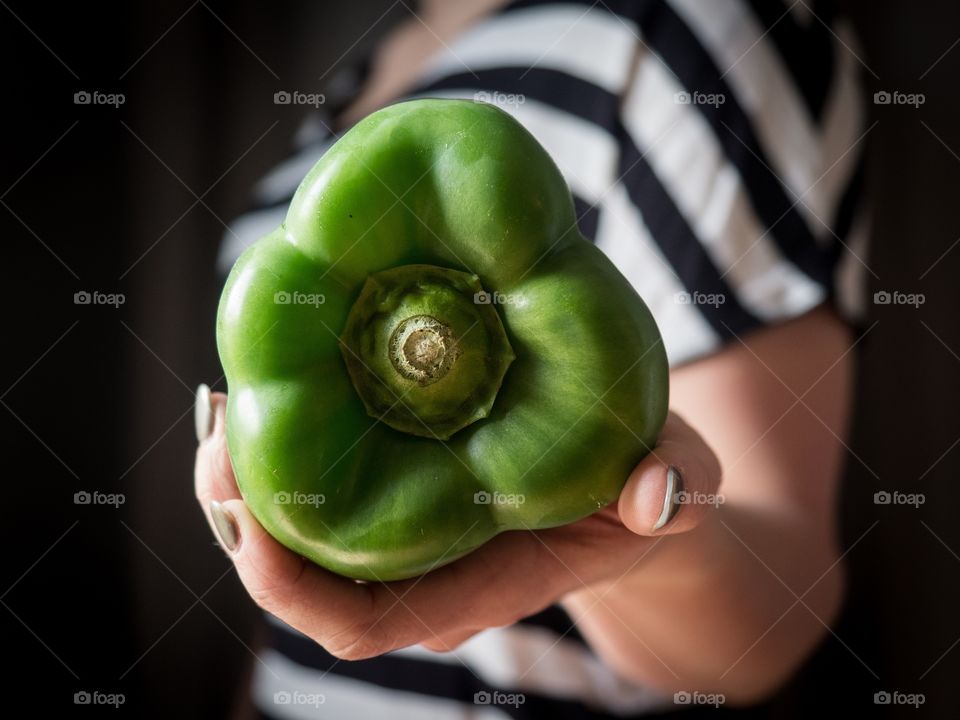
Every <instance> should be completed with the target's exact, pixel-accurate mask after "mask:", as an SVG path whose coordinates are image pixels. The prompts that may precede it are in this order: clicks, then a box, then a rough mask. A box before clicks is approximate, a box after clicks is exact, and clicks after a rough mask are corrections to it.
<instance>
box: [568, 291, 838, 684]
mask: <svg viewBox="0 0 960 720" xmlns="http://www.w3.org/2000/svg"><path fill="white" fill-rule="evenodd" d="M850 343H851V339H850V337H849V333H848V332H847V330H846V328H845V327H844V326H843V324H842V323H841V322H840V321H839V320H838V319H837V318H836V317H835V316H834V315H833V314H832V313H831V312H830V311H828V310H826V309H820V310H817V311H814V312H812V313H810V314H808V315H806V316H804V317H802V318H800V319H797V320H795V321H792V322H790V323H787V324H785V325H782V326H779V327H775V328H770V329H766V330H763V331H760V332H758V333H755V334H754V335H752V336H751V337H750V338H749V339H747V340H746V341H745V344H743V343H740V342H736V341H734V342H733V343H731V344H729V345H728V346H727V347H726V348H725V349H724V350H723V351H722V352H720V353H718V354H716V355H714V356H712V357H709V358H706V359H704V360H700V361H698V362H696V363H693V364H691V365H689V366H686V367H682V368H680V369H678V370H676V371H674V372H673V374H672V376H671V396H672V397H671V407H672V408H673V409H674V410H676V411H677V412H679V413H680V414H681V415H683V416H684V417H685V418H686V419H687V420H688V421H689V422H690V423H691V424H692V425H693V426H694V427H696V428H697V430H698V431H699V432H700V433H701V435H702V436H703V437H704V438H705V439H706V441H707V442H708V443H709V445H710V446H711V447H712V448H713V450H714V451H715V452H716V454H717V456H718V458H719V459H720V462H721V464H722V466H723V470H724V474H723V482H722V485H721V487H720V492H721V494H722V495H723V497H724V499H725V502H724V503H723V504H722V505H720V506H719V508H718V510H717V511H716V512H712V513H709V514H707V515H706V516H705V518H704V520H703V522H702V523H701V524H700V525H699V526H698V527H696V528H695V529H693V530H691V531H690V532H687V533H682V534H677V535H669V536H665V537H663V538H662V539H661V542H660V543H659V544H658V546H657V547H656V548H654V549H653V550H652V551H651V552H650V553H649V555H648V556H647V557H646V558H645V559H644V560H643V561H642V562H641V563H640V564H639V565H638V566H637V568H636V569H634V570H633V571H631V572H630V573H628V574H627V575H626V576H624V577H623V578H622V579H620V580H608V581H603V582H600V583H597V584H595V585H593V586H591V587H589V588H586V589H581V590H578V591H576V592H573V593H571V594H570V595H568V596H567V597H566V598H565V600H564V604H565V606H566V608H567V610H568V611H569V612H570V613H571V615H572V617H574V618H575V619H577V622H578V626H579V627H580V629H581V631H582V632H583V633H584V635H585V636H586V637H587V638H588V640H589V642H590V643H591V644H592V645H593V646H594V647H595V648H596V650H597V651H598V652H599V653H600V654H601V655H602V656H603V657H604V659H605V660H606V661H607V662H608V663H609V664H611V665H612V666H613V667H615V668H617V669H618V670H620V671H621V672H622V673H623V674H625V675H626V676H628V677H630V678H633V679H635V680H637V681H641V682H644V683H648V684H653V685H655V686H658V687H662V688H665V689H671V690H680V689H687V690H694V689H696V690H700V691H706V692H721V693H724V694H725V695H726V696H727V698H728V699H729V700H730V701H732V702H738V701H739V702H749V701H754V700H757V699H760V698H761V697H762V696H763V695H765V694H768V693H769V692H770V691H772V690H773V689H775V688H776V687H777V686H778V685H779V684H781V683H782V682H784V681H785V680H786V679H787V678H788V677H789V676H790V675H791V674H792V672H793V671H794V670H795V669H796V668H797V666H798V665H799V664H800V663H801V662H802V661H803V659H804V658H805V656H806V655H807V654H808V653H809V652H810V651H811V650H812V649H813V647H814V646H815V645H816V643H817V642H818V641H819V640H820V639H821V638H822V637H823V636H824V634H825V633H827V632H828V627H829V625H830V624H831V623H832V622H833V620H834V619H835V617H836V615H837V612H838V609H839V606H840V603H841V599H842V595H843V571H842V565H841V563H840V562H839V554H838V544H837V529H836V517H835V514H836V512H835V511H836V496H837V483H838V479H839V475H840V465H841V459H842V450H843V445H842V442H843V441H842V438H843V437H844V434H845V425H846V421H847V411H848V404H849V401H848V395H849V385H850V367H851V360H852V358H851V353H850V352H849V350H850ZM798 397H799V398H801V400H800V401H799V402H798V400H797V398H798ZM622 505H623V499H622V500H621V516H625V513H624V508H623V506H622ZM628 524H629V523H628Z"/></svg>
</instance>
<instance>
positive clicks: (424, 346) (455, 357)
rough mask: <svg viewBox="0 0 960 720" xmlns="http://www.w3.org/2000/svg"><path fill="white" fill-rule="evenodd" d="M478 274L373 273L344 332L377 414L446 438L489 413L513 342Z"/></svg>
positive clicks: (360, 391)
mask: <svg viewBox="0 0 960 720" xmlns="http://www.w3.org/2000/svg"><path fill="white" fill-rule="evenodd" d="M486 297H488V295H487V293H486V292H485V291H484V288H483V287H482V286H481V284H480V278H478V277H477V276H476V275H471V274H469V273H465V272H461V271H459V270H453V269H452V268H443V267H437V266H435V265H401V266H399V267H394V268H390V269H389V270H383V271H381V272H377V273H372V274H371V275H369V276H368V277H367V280H366V282H364V284H363V288H361V290H360V295H359V296H358V297H357V299H356V301H355V302H354V304H353V307H351V308H350V312H349V314H348V316H347V320H346V324H345V326H344V328H343V331H342V333H341V335H340V347H341V351H342V353H343V361H344V363H345V364H346V366H347V371H348V372H349V373H350V379H351V380H352V381H353V386H354V388H355V389H356V391H357V395H359V397H360V400H361V401H363V404H364V407H365V408H366V410H367V413H368V414H369V415H370V417H373V418H376V419H377V420H379V421H381V422H383V423H385V424H387V425H389V426H390V427H391V428H393V429H394V430H397V431H400V432H405V433H409V434H411V435H419V436H421V437H426V438H439V439H441V440H445V439H446V438H448V437H450V436H451V435H453V433H455V432H457V431H459V430H461V429H462V428H465V427H467V426H468V425H470V424H471V423H474V422H476V421H478V420H481V419H483V418H485V417H487V415H489V413H490V411H491V409H492V407H493V403H494V400H495V399H496V396H497V391H498V390H499V389H500V384H501V383H502V382H503V379H504V375H505V374H506V372H507V368H508V367H509V366H510V364H511V363H512V362H513V360H514V354H513V349H512V348H511V347H510V342H509V340H508V338H507V334H506V331H505V330H504V327H503V324H502V323H501V321H500V315H499V313H498V312H497V309H496V308H495V307H494V306H493V304H491V303H489V302H484V298H486Z"/></svg>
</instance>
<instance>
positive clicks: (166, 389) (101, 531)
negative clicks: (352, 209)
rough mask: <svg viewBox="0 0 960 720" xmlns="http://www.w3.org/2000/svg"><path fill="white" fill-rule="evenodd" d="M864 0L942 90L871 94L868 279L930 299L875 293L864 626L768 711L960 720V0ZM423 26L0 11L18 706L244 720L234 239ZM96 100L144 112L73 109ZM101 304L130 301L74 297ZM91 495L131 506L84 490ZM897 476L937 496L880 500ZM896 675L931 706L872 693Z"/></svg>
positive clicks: (229, 8) (398, 15) (860, 510)
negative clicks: (219, 260) (225, 399)
mask: <svg viewBox="0 0 960 720" xmlns="http://www.w3.org/2000/svg"><path fill="white" fill-rule="evenodd" d="M846 5H847V6H848V9H849V11H850V13H851V14H852V16H853V18H854V20H855V24H856V26H857V28H858V30H859V32H860V35H861V38H862V40H863V44H864V50H863V53H862V57H863V58H864V60H865V63H866V65H867V66H868V67H869V71H868V70H864V73H865V77H866V80H867V82H868V84H869V85H870V87H871V92H872V91H873V90H875V89H887V90H893V89H898V90H900V91H902V92H922V93H924V94H925V96H926V102H925V104H924V105H923V106H922V107H921V108H919V109H913V108H910V107H903V106H900V107H893V106H875V105H874V106H871V112H872V113H873V115H874V119H876V120H878V121H879V123H878V125H877V126H876V127H875V128H874V130H873V131H872V132H871V133H870V135H869V137H868V141H867V142H868V155H869V184H870V189H871V190H872V192H873V194H874V196H875V198H876V200H877V211H876V217H875V221H874V233H873V240H872V242H873V248H872V251H871V255H870V256H869V258H868V264H869V266H870V268H871V270H872V271H873V273H874V274H875V277H873V278H872V283H873V288H872V290H883V289H886V290H891V291H892V290H895V289H896V290H900V291H902V292H921V293H924V295H925V298H926V302H925V304H924V305H923V306H922V307H921V308H920V309H913V308H910V307H903V306H901V307H894V306H877V305H874V306H873V309H872V311H871V312H872V314H873V317H872V318H871V322H872V321H873V320H878V321H879V322H878V324H877V325H876V327H874V329H873V330H872V331H871V332H870V333H869V334H868V336H867V337H866V338H865V339H864V341H863V342H862V343H861V344H860V346H859V348H860V351H861V352H860V370H859V375H858V383H857V385H858V387H857V393H858V399H857V406H856V421H855V426H854V430H853V436H852V438H851V441H850V443H849V444H850V448H851V453H850V454H849V455H848V468H847V472H846V478H845V495H844V502H843V510H842V511H843V527H844V537H845V538H846V545H847V547H852V549H851V550H850V552H849V554H848V555H847V561H848V565H849V569H850V576H851V586H850V593H849V600H848V603H847V609H846V612H845V614H844V617H843V619H842V622H841V623H840V625H839V626H838V627H837V628H836V629H835V634H834V636H833V637H832V638H829V639H828V640H827V641H826V642H825V643H824V645H823V647H822V649H821V650H820V651H819V652H818V654H817V656H816V657H815V658H814V659H813V661H812V662H811V663H809V665H808V666H807V667H806V668H805V669H804V670H803V672H802V673H801V674H800V676H799V677H798V678H797V680H796V681H795V682H794V683H793V684H792V685H791V686H790V687H789V688H787V689H786V690H785V691H784V692H783V693H782V694H781V696H779V697H778V698H776V699H775V700H773V701H772V702H771V703H770V704H769V705H768V706H767V707H765V708H762V709H758V710H756V711H753V712H751V713H749V714H750V715H752V716H758V717H778V718H779V717H784V718H787V717H790V718H792V717H807V716H809V715H810V714H812V713H813V712H822V711H823V708H824V707H825V706H826V705H828V704H838V703H839V704H840V705H841V706H844V707H846V708H848V709H850V710H851V711H854V712H857V713H858V714H868V715H871V716H881V715H882V714H883V713H884V712H889V713H890V715H891V716H893V715H897V716H899V714H902V715H903V716H905V717H937V718H945V717H960V693H958V691H957V689H956V687H955V685H956V679H957V678H958V677H960V649H957V648H956V645H957V644H960V642H958V641H960V619H958V617H957V613H956V612H955V610H956V608H958V607H960V556H958V552H960V523H958V522H957V510H956V509H957V507H958V499H960V487H958V483H957V480H958V478H960V449H958V448H957V445H958V440H960V437H958V436H960V403H958V401H957V400H958V398H960V323H958V322H957V315H958V309H960V283H958V282H957V281H956V278H957V276H958V274H960V249H957V247H956V246H957V243H958V240H960V213H958V200H960V193H958V191H960V98H958V84H957V77H958V76H960V45H956V43H957V41H958V39H960V6H958V5H957V4H956V3H953V2H947V1H946V0H944V1H942V2H929V3H924V9H923V10H919V9H917V8H916V6H913V7H910V8H909V9H908V8H907V6H906V5H905V4H904V3H899V2H849V3H846ZM409 16H410V10H408V9H407V7H405V6H404V4H403V3H393V4H391V3H390V2H386V1H385V0H379V1H378V2H368V3H350V4H341V3H337V4H333V3H330V4H324V6H323V7H319V6H318V4H313V3H307V2H297V3H288V4H276V5H273V6H271V7H270V8H269V9H267V7H266V6H260V5H258V4H256V3H253V2H250V1H249V0H237V1H235V2H219V1H213V0H210V1H208V2H195V3H193V4H191V3H189V2H169V3H155V4H145V3H144V4H126V3H97V4H73V5H71V4H67V5H64V6H62V7H61V6H57V7H56V8H55V9H51V8H49V7H46V6H45V5H43V4H39V3H26V2H16V3H9V4H7V3H6V2H4V3H2V7H0V28H2V36H0V53H3V55H4V57H3V64H2V67H3V71H4V82H3V86H2V97H3V99H4V103H3V118H4V120H5V121H6V122H5V125H6V131H5V132H4V134H3V136H2V137H3V139H2V147H3V151H2V155H0V157H2V162H0V232H2V236H0V237H2V238H3V241H4V247H5V248H6V249H8V250H12V255H13V257H12V259H10V254H9V253H8V255H7V258H8V259H7V260H5V261H4V263H3V268H4V270H5V272H4V273H3V275H4V282H3V283H2V286H0V287H2V291H0V292H2V293H3V296H4V297H3V307H4V314H3V318H4V342H3V343H2V346H3V352H2V357H3V361H4V374H3V377H2V379H0V380H2V382H0V404H2V407H0V423H2V433H3V435H2V437H3V439H4V443H3V447H4V453H3V455H4V458H3V459H4V460H5V463H4V465H5V468H6V472H5V473H4V479H5V482H4V491H3V498H4V500H3V501H2V502H0V508H2V513H3V516H2V523H0V528H2V533H3V535H2V548H3V557H4V562H3V570H2V576H0V604H2V607H0V627H2V632H3V636H2V638H0V640H2V643H3V644H2V647H3V649H4V651H5V654H6V655H7V661H8V662H5V663H4V665H5V666H6V667H5V670H4V673H5V675H6V682H5V683H4V685H5V686H6V687H8V688H10V690H9V691H8V692H5V693H4V700H3V701H4V702H5V703H9V704H13V703H14V702H20V701H26V702H28V703H29V704H31V705H33V706H34V707H35V708H38V709H39V710H40V711H53V710H54V709H58V708H63V709H65V710H67V711H69V712H74V711H76V712H79V711H82V710H84V708H81V707H76V706H74V705H73V693H74V692H76V691H80V690H90V691H92V690H95V689H96V690H99V691H101V692H122V693H124V695H125V698H126V703H125V706H124V710H125V711H126V712H127V713H129V714H132V715H135V716H137V717H145V718H146V717H168V716H169V715H170V714H171V713H172V712H176V713H177V716H178V717H179V718H181V719H182V720H186V719H187V718H194V717H196V718H217V717H223V716H224V715H225V714H226V713H227V712H228V708H229V706H230V704H231V702H232V698H233V696H234V694H235V691H236V688H237V687H238V683H240V682H241V673H242V672H243V671H244V668H246V667H247V666H248V665H249V664H250V663H251V662H255V660H254V658H253V654H252V651H251V650H250V649H249V646H250V645H251V643H252V642H253V640H252V635H253V630H254V627H255V624H256V619H257V612H255V608H254V606H253V605H252V603H251V602H250V601H249V600H248V599H247V597H246V595H245V594H244V593H243V591H242V588H241V587H240V585H239V583H238V581H237V579H236V576H235V574H234V573H233V572H232V570H231V566H230V564H229V562H228V561H227V559H226V558H225V557H224V555H223V553H222V552H221V551H220V550H219V548H218V547H216V546H215V545H214V541H213V539H212V537H211V535H210V533H209V531H208V529H207V527H206V525H205V523H204V521H203V518H202V515H201V513H200V511H199V509H198V508H197V506H196V504H195V502H194V500H193V491H192V464H193V453H194V445H195V440H194V431H193V421H192V404H193V392H194V389H195V387H196V385H197V383H199V382H207V383H209V384H211V385H212V386H213V387H214V389H219V390H223V389H225V388H224V383H223V381H222V379H221V371H220V368H219V364H218V361H217V358H216V351H215V346H214V316H215V307H216V301H217V298H218V295H219V291H220V282H219V279H218V277H217V275H216V273H215V270H214V260H215V254H216V249H217V244H218V242H219V240H220V237H221V235H222V232H223V222H224V221H225V220H229V219H230V218H231V217H232V216H234V215H235V214H236V213H238V212H239V211H241V210H242V209H243V207H244V205H245V202H246V200H247V197H248V190H249V188H250V185H251V183H252V182H253V181H254V179H256V178H257V177H258V176H260V175H261V174H262V173H263V172H264V171H265V170H267V169H268V168H269V167H270V166H271V165H272V164H274V163H275V162H277V161H278V160H279V159H281V158H282V157H283V156H284V155H285V154H286V153H287V152H288V150H289V147H290V139H291V136H292V134H293V132H294V130H295V128H296V126H297V124H298V121H299V120H300V118H301V117H302V115H303V114H304V112H305V110H304V109H303V108H302V107H295V106H277V105H274V103H273V93H274V92H276V91H277V90H282V89H295V88H296V89H300V90H302V91H305V92H311V91H324V90H326V83H327V82H328V81H329V78H330V77H331V76H332V73H331V72H329V71H330V69H331V67H334V66H337V64H338V61H339V60H340V58H341V57H342V56H344V55H345V56H346V60H352V59H355V58H357V57H359V56H360V55H362V54H363V53H364V52H366V51H367V50H368V49H369V48H370V47H371V46H372V45H373V44H374V43H375V41H376V39H377V38H378V37H380V36H381V35H382V33H383V32H384V31H386V30H387V29H388V28H389V27H390V26H391V25H392V24H394V23H395V22H397V21H399V20H402V19H404V18H406V17H409ZM358 39H359V40H358ZM944 53H946V54H944ZM941 56H942V58H941ZM938 58H941V59H940V60H939V62H936V61H937V59H938ZM935 62H936V64H934V63H935ZM931 66H933V67H932V69H931ZM921 76H922V77H921ZM321 78H322V79H321ZM95 89H96V90H99V91H102V92H107V93H111V92H121V93H124V94H125V97H126V102H125V104H124V105H122V106H121V107H120V108H118V109H117V108H113V107H105V106H90V105H75V104H74V102H73V95H74V93H75V92H77V91H81V90H88V91H92V90H95ZM84 290H86V291H91V292H92V291H94V290H96V291H100V292H104V293H123V294H124V296H125V299H126V302H125V303H124V304H123V305H122V306H120V307H119V308H113V307H109V306H92V305H76V304H74V302H73V296H74V293H76V292H78V291H84ZM83 490H86V491H91V492H92V491H99V492H103V493H123V494H124V497H125V502H124V504H123V505H122V506H120V507H119V508H113V507H109V506H102V505H100V506H92V505H89V506H85V505H77V504H75V503H74V493H76V492H78V491H83ZM878 490H891V491H892V490H899V491H902V492H922V493H925V495H926V503H925V504H924V505H923V506H922V507H921V508H919V509H912V508H908V507H892V506H882V505H880V506H878V505H875V504H874V502H873V495H874V493H875V492H877V491H878ZM8 663H9V664H8ZM37 687H38V688H40V689H39V690H27V688H37ZM880 689H885V690H890V691H893V690H899V691H902V692H921V693H924V695H925V698H926V702H925V705H924V706H923V707H922V708H920V710H914V709H913V708H884V707H882V706H876V705H874V704H873V693H874V692H875V691H876V690H880ZM100 712H101V713H102V712H104V711H103V709H100ZM121 712H123V710H122V711H121ZM4 715H7V713H6V712H4Z"/></svg>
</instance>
